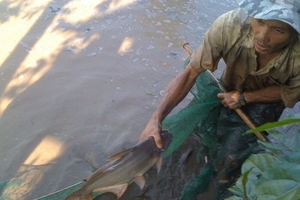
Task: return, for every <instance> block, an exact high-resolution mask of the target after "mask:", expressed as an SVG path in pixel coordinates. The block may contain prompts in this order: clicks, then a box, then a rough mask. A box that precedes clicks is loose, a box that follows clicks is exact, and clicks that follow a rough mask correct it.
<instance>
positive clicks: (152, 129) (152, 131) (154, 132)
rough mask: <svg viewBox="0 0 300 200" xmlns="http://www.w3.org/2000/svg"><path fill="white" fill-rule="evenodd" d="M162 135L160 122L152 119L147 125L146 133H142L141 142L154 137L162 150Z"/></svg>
mask: <svg viewBox="0 0 300 200" xmlns="http://www.w3.org/2000/svg"><path fill="white" fill-rule="evenodd" d="M160 133H161V123H160V122H158V120H155V119H153V118H151V119H150V121H149V122H148V124H147V125H146V127H145V129H144V131H143V132H142V134H141V136H140V139H139V141H140V142H141V141H143V140H145V139H147V138H148V137H151V136H152V137H153V138H154V141H155V143H156V146H157V147H158V148H160V149H161V148H162V147H163V143H162V140H161V136H160Z"/></svg>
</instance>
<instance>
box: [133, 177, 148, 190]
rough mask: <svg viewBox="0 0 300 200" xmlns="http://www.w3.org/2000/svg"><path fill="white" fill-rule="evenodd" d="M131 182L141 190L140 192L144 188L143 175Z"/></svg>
mask: <svg viewBox="0 0 300 200" xmlns="http://www.w3.org/2000/svg"><path fill="white" fill-rule="evenodd" d="M133 180H134V182H135V183H136V184H137V185H138V186H139V187H140V188H141V190H142V189H143V188H144V186H145V182H146V181H145V178H144V176H143V175H140V176H136V177H135V178H134V179H133Z"/></svg>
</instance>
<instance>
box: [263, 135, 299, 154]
mask: <svg viewBox="0 0 300 200" xmlns="http://www.w3.org/2000/svg"><path fill="white" fill-rule="evenodd" d="M269 138H270V139H271V140H272V143H270V142H261V141H258V142H259V144H260V145H261V146H262V147H263V148H265V149H266V150H268V151H270V152H271V153H273V154H275V155H281V154H289V153H293V152H297V151H299V145H300V134H295V135H294V136H292V137H291V136H290V137H287V135H286V134H282V133H280V132H276V131H272V135H270V136H269Z"/></svg>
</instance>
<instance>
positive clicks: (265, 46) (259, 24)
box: [251, 19, 295, 55]
mask: <svg viewBox="0 0 300 200" xmlns="http://www.w3.org/2000/svg"><path fill="white" fill-rule="evenodd" d="M251 27H252V30H253V33H254V45H255V50H256V52H257V53H259V54H264V55H266V54H273V53H279V52H280V51H281V50H282V48H284V47H285V46H286V45H287V44H288V43H289V42H290V41H291V39H292V38H293V36H294V34H295V32H294V30H293V29H292V28H291V27H290V26H289V25H288V24H286V23H283V22H281V21H278V20H262V19H252V20H251Z"/></svg>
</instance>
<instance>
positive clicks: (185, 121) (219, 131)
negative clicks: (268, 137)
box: [163, 60, 284, 200]
mask: <svg viewBox="0 0 300 200" xmlns="http://www.w3.org/2000/svg"><path fill="white" fill-rule="evenodd" d="M187 63H188V60H187V61H186V63H185V65H186V64H187ZM220 92H223V91H222V90H221V89H220V88H219V86H218V83H217V81H216V79H215V78H214V77H213V76H212V74H211V73H210V72H208V71H205V72H204V73H201V74H200V75H199V77H198V78H197V80H196V83H195V86H194V87H193V88H192V89H191V93H192V94H193V95H194V98H193V99H192V101H191V102H190V103H189V104H188V105H187V106H186V107H185V108H183V109H182V110H180V111H179V112H178V113H176V114H174V115H173V116H170V117H167V118H166V119H165V120H164V121H163V128H165V129H168V130H169V131H170V132H171V134H172V135H173V139H172V143H171V144H170V146H169V148H168V149H167V151H166V152H165V153H164V157H166V156H168V155H170V154H171V153H172V152H174V151H175V150H176V149H178V147H179V146H180V145H181V144H182V143H183V142H184V141H185V140H186V139H187V137H189V135H190V134H191V133H194V134H196V135H198V136H199V137H201V140H202V145H201V148H200V150H199V152H198V157H199V160H204V158H205V157H207V158H208V162H207V163H206V164H205V165H204V167H203V168H202V170H201V172H199V175H198V176H197V177H195V178H194V179H192V180H191V181H190V182H189V183H187V185H186V187H185V190H184V191H183V192H182V196H181V199H182V200H186V199H188V200H193V199H195V200H196V199H197V195H198V194H200V193H203V192H205V191H206V190H207V189H208V186H209V184H210V182H211V180H212V179H215V180H216V183H217V184H216V190H215V199H224V198H226V197H228V196H230V193H229V192H228V191H227V188H228V187H230V185H231V184H232V183H234V182H235V180H236V179H237V178H238V176H239V173H240V171H239V169H240V166H241V164H242V163H243V162H244V161H245V160H246V158H248V157H249V155H251V154H253V153H259V152H261V151H262V149H261V148H260V146H259V145H258V143H257V138H256V136H255V135H252V134H250V135H243V133H244V132H246V131H247V130H249V128H248V126H247V125H246V124H245V123H244V122H243V120H242V119H241V118H240V117H239V116H238V115H237V113H236V112H235V111H232V110H229V109H227V108H225V107H223V106H222V104H221V101H220V99H219V98H218V97H217V94H218V93H220ZM283 109H284V106H283V104H281V103H280V104H278V103H275V104H248V105H247V106H244V107H243V111H244V112H245V113H247V114H248V116H250V117H251V118H252V119H253V121H254V122H255V124H256V125H261V124H264V123H266V122H270V121H276V120H278V119H279V117H280V115H281V113H282V111H283Z"/></svg>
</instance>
